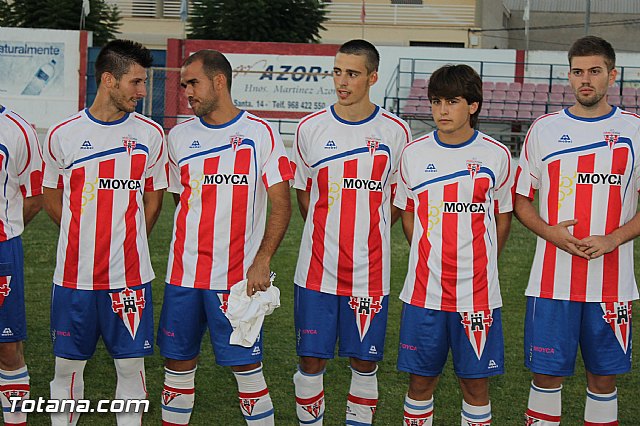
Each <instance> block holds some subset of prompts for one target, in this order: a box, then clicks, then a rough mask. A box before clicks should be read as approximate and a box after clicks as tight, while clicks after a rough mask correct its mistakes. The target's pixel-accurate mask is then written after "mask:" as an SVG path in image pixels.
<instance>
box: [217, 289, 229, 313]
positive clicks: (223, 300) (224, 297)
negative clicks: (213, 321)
mask: <svg viewBox="0 0 640 426" xmlns="http://www.w3.org/2000/svg"><path fill="white" fill-rule="evenodd" d="M218 300H220V310H221V311H222V313H223V314H225V315H226V314H227V308H229V293H218Z"/></svg>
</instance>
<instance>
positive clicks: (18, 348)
mask: <svg viewBox="0 0 640 426" xmlns="http://www.w3.org/2000/svg"><path fill="white" fill-rule="evenodd" d="M23 366H24V355H23V352H22V342H8V343H0V370H6V371H13V370H17V369H18V368H21V367H23Z"/></svg>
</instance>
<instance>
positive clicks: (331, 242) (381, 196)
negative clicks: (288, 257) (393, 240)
mask: <svg viewBox="0 0 640 426" xmlns="http://www.w3.org/2000/svg"><path fill="white" fill-rule="evenodd" d="M410 141H411V133H410V130H409V126H408V125H407V123H405V122H404V121H402V120H401V119H399V118H398V117H396V116H395V115H393V114H391V113H389V112H388V111H385V110H384V109H382V108H380V107H377V106H376V109H375V111H374V112H373V114H371V116H370V117H368V118H366V119H365V120H362V121H359V122H349V121H345V120H343V119H341V118H340V117H338V116H337V114H336V113H335V111H334V110H333V107H330V108H327V109H323V110H320V111H317V112H315V113H313V114H310V115H308V116H306V117H305V118H303V119H302V120H301V121H300V123H299V124H298V129H297V130H296V138H295V142H294V147H293V154H292V155H293V158H294V160H293V164H294V173H295V183H294V186H295V188H296V189H300V190H305V191H310V201H309V209H308V212H307V218H306V221H305V225H304V230H303V233H302V241H301V243H300V254H299V256H298V264H297V267H296V273H295V278H294V281H295V283H296V284H297V285H299V286H301V287H306V288H308V289H311V290H316V291H320V292H323V293H329V294H337V295H340V296H358V297H367V296H382V295H387V294H389V277H390V253H389V249H390V248H389V241H390V227H391V222H390V219H391V216H390V215H391V193H392V190H391V184H392V183H393V182H394V181H395V173H396V171H397V167H398V162H399V161H400V153H401V151H402V148H404V146H406V144H407V143H409V142H410Z"/></svg>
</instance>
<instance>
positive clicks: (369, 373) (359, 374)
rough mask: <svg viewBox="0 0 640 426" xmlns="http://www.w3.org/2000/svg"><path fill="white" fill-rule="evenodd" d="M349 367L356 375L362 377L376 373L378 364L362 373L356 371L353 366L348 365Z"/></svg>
mask: <svg viewBox="0 0 640 426" xmlns="http://www.w3.org/2000/svg"><path fill="white" fill-rule="evenodd" d="M349 368H350V369H351V371H353V372H354V373H356V374H357V375H358V376H362V377H373V376H375V375H376V373H377V372H378V366H377V365H376V369H375V370H373V371H370V372H368V373H363V372H362V371H358V370H356V369H355V368H353V367H351V366H349Z"/></svg>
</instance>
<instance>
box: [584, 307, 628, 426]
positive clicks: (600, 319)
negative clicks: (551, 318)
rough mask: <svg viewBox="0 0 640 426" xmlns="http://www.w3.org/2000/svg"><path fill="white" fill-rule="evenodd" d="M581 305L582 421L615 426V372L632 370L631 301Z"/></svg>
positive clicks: (616, 398)
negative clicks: (584, 393) (584, 375)
mask: <svg viewBox="0 0 640 426" xmlns="http://www.w3.org/2000/svg"><path fill="white" fill-rule="evenodd" d="M584 305H585V308H584V310H583V321H582V332H581V335H580V347H581V351H582V358H583V359H584V365H585V369H586V370H587V396H586V404H585V411H584V423H585V425H594V424H598V425H617V424H618V391H617V388H616V375H617V374H623V373H626V372H628V371H630V370H631V347H632V342H631V340H632V339H631V336H632V327H631V302H610V303H585V304H584Z"/></svg>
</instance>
